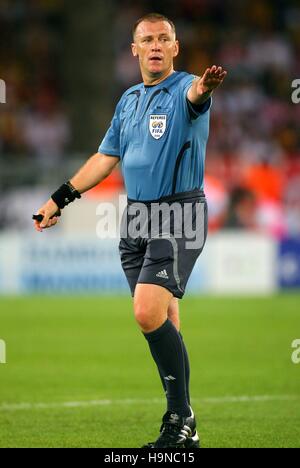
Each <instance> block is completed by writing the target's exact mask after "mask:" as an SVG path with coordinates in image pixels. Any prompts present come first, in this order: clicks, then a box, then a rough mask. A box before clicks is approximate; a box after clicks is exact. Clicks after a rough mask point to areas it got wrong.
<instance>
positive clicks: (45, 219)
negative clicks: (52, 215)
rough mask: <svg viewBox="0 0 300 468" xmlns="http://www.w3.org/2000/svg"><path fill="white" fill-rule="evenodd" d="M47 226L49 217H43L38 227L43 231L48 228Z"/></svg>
mask: <svg viewBox="0 0 300 468" xmlns="http://www.w3.org/2000/svg"><path fill="white" fill-rule="evenodd" d="M48 224H49V216H47V215H44V219H43V221H42V222H41V223H40V227H41V228H42V229H45V228H46V227H48Z"/></svg>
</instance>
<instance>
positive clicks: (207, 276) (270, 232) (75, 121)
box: [0, 0, 300, 293]
mask: <svg viewBox="0 0 300 468" xmlns="http://www.w3.org/2000/svg"><path fill="white" fill-rule="evenodd" d="M151 11H158V12H160V13H163V14H165V15H167V16H169V17H170V18H171V19H172V20H173V21H174V22H175V24H176V27H177V36H178V39H179V41H180V44H181V53H180V55H179V58H178V59H177V61H176V69H177V70H186V71H189V72H191V73H195V74H201V73H202V72H203V71H204V70H205V68H206V67H207V66H211V65H213V64H220V65H222V66H223V67H224V68H225V69H226V70H227V71H228V76H227V78H226V81H225V83H224V85H223V86H222V87H221V88H220V89H218V90H217V91H216V92H215V96H214V103H213V108H212V113H211V132H210V140H209V144H208V148H207V162H206V184H205V191H206V194H207V198H208V203H209V212H210V218H209V219H210V221H209V223H210V237H209V242H208V244H207V248H206V252H205V253H204V255H203V257H202V258H201V260H200V261H199V262H198V264H197V268H196V269H195V271H194V274H193V276H192V278H191V281H190V286H189V288H190V289H189V291H191V292H200V291H213V292H218V291H220V292H226V291H230V292H243V291H246V292H264V293H268V292H273V291H276V290H277V289H278V288H298V287H300V132H299V122H300V104H295V103H293V102H292V98H291V95H292V91H293V89H292V81H293V80H295V79H297V78H300V5H299V2H298V1H297V0H289V1H288V2H286V1H283V0H276V1H267V0H257V1H256V0H254V1H253V0H251V1H250V0H245V1H243V2H235V1H233V0H226V1H221V0H178V1H176V2H175V1H170V0H166V1H164V2H163V3H162V2H157V1H155V0H151V2H150V1H146V0H140V1H138V2H135V1H128V0H122V1H118V0H115V1H111V2H104V1H102V0H97V1H96V0H90V1H89V2H87V3H84V2H80V1H78V0H74V1H73V2H63V1H62V0H15V1H14V2H11V1H9V0H0V31H1V42H0V79H2V80H4V81H5V83H6V104H0V292H2V293H23V292H25V293H27V292H29V293H32V292H33V293H35V292H44V291H46V292H69V291H73V292H74V291H76V292H86V291H87V292H90V291H94V292H111V291H113V292H114V291H117V290H118V291H124V292H127V285H126V283H125V279H124V278H123V273H122V271H121V268H120V265H119V259H118V252H117V248H116V247H117V242H118V240H117V231H116V232H115V233H114V234H115V235H112V236H111V237H112V239H99V238H98V237H97V236H96V230H97V233H98V234H99V231H101V230H102V231H103V232H104V233H105V229H106V228H107V226H105V225H102V227H99V220H100V218H99V216H98V215H97V212H96V209H97V206H98V205H99V203H100V202H103V201H105V202H107V201H110V202H112V203H114V204H115V206H116V211H117V212H119V210H120V207H119V198H118V197H119V194H123V193H124V188H123V182H122V177H121V172H120V169H117V170H116V171H115V172H114V173H113V174H112V175H111V176H110V178H109V179H108V180H106V181H105V182H104V183H103V184H102V185H101V186H99V187H97V188H95V189H93V190H92V191H90V192H89V193H88V194H86V195H85V196H84V199H83V200H82V201H81V202H80V203H75V204H74V205H72V206H70V207H68V208H67V209H66V210H65V212H64V216H63V218H62V219H61V221H60V224H59V226H58V227H57V228H56V229H55V230H53V231H51V232H47V233H46V232H45V233H43V234H42V235H38V234H35V233H34V232H33V230H32V223H31V215H32V213H34V212H35V211H36V210H37V209H38V208H39V206H40V205H41V204H42V203H44V201H45V200H47V199H48V198H49V194H50V193H52V192H53V191H54V190H55V189H56V188H57V186H59V185H61V183H63V182H64V181H65V180H67V179H69V178H70V177H71V176H72V175H73V173H74V172H75V171H76V170H77V169H78V168H79V167H80V166H81V165H82V164H83V162H84V161H85V160H86V159H87V157H88V156H90V155H91V154H93V153H95V152H96V151H97V149H98V145H99V143H100V142H101V140H102V138H103V136H104V134H105V132H106V130H107V128H108V126H109V124H110V120H111V118H112V115H113V112H114V107H115V105H116V103H117V101H118V99H119V97H120V95H121V93H122V92H123V91H124V90H125V89H126V88H128V87H130V86H131V85H133V84H136V83H137V82H140V81H141V78H140V73H139V69H138V65H137V63H136V61H135V59H134V58H133V57H132V56H131V51H130V43H131V35H130V33H131V27H132V25H133V23H134V22H135V21H136V19H137V18H139V17H140V16H142V15H143V14H145V13H148V12H151ZM102 224H104V223H102ZM100 234H101V233H100ZM100 237H101V236H100Z"/></svg>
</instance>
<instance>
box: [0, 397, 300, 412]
mask: <svg viewBox="0 0 300 468" xmlns="http://www.w3.org/2000/svg"><path fill="white" fill-rule="evenodd" d="M295 400H300V395H299V396H296V395H256V396H225V397H212V398H193V402H195V403H196V402H197V403H199V404H223V403H255V402H264V401H295ZM164 401H165V400H164V399H162V398H149V399H148V400H147V399H144V400H142V399H126V398H125V399H123V400H89V401H67V402H57V403H16V404H11V403H3V404H1V405H0V411H20V410H36V409H53V408H87V407H93V406H110V405H118V406H122V405H139V404H143V405H144V404H151V405H152V404H161V403H163V402H164Z"/></svg>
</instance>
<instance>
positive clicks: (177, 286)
mask: <svg viewBox="0 0 300 468" xmlns="http://www.w3.org/2000/svg"><path fill="white" fill-rule="evenodd" d="M206 237H207V202H206V199H205V195H204V193H203V191H200V190H195V191H192V192H184V193H179V194H176V195H174V196H168V197H163V198H161V199H159V200H153V201H149V202H148V201H147V202H139V201H136V200H130V199H128V205H127V207H126V209H125V211H124V214H123V217H122V222H121V240H120V244H119V251H120V256H121V263H122V267H123V270H124V273H125V275H126V278H127V281H128V283H129V286H130V289H131V294H132V296H134V291H135V287H136V284H137V283H146V284H157V285H159V286H163V287H164V288H166V289H168V290H169V291H170V292H171V293H172V294H173V296H175V297H178V298H180V299H181V298H182V297H183V295H184V292H185V288H186V284H187V282H188V279H189V277H190V275H191V272H192V270H193V267H194V265H195V263H196V260H197V258H198V257H199V255H200V253H201V252H202V250H203V247H204V244H205V241H206Z"/></svg>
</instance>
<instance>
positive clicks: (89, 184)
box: [34, 153, 119, 231]
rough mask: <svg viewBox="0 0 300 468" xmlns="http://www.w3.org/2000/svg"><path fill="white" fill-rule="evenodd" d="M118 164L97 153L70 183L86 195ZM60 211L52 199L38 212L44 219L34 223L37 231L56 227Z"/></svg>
mask: <svg viewBox="0 0 300 468" xmlns="http://www.w3.org/2000/svg"><path fill="white" fill-rule="evenodd" d="M118 163H119V158H116V157H114V156H107V155H105V154H101V153H96V154H94V155H93V156H91V157H90V158H89V159H88V160H87V162H86V163H85V164H84V165H83V166H82V168H81V169H79V171H78V172H77V173H76V174H75V176H74V177H73V178H72V179H71V180H70V182H71V184H72V185H73V186H74V187H75V189H76V190H77V191H78V192H79V193H84V192H86V191H87V190H90V189H91V188H93V187H95V186H96V185H97V184H99V183H100V182H102V181H103V180H104V179H106V177H108V176H109V175H110V174H111V172H112V170H113V169H114V168H115V167H116V166H117V164H118ZM58 211H59V209H58V206H57V205H56V203H55V202H54V201H53V200H52V198H50V199H49V200H48V201H47V203H45V205H43V206H42V207H41V208H40V209H39V210H38V214H42V215H43V216H44V219H43V221H42V222H41V223H39V222H38V221H35V222H34V225H35V229H36V230H37V231H42V230H43V229H45V228H49V227H51V226H54V225H55V224H56V223H57V221H58V217H57V216H54V215H55V214H56V213H57V212H58ZM52 216H54V218H52ZM50 218H52V219H50Z"/></svg>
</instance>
